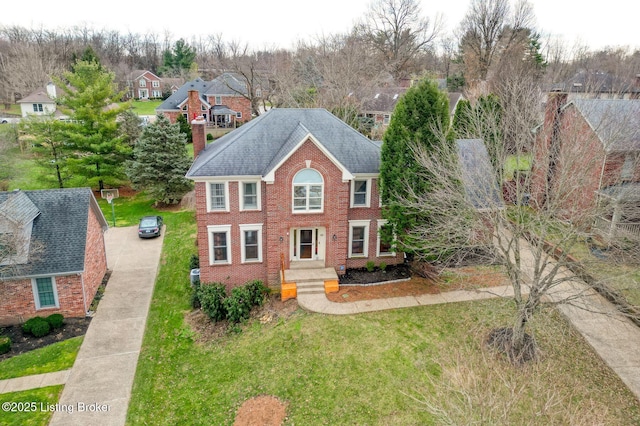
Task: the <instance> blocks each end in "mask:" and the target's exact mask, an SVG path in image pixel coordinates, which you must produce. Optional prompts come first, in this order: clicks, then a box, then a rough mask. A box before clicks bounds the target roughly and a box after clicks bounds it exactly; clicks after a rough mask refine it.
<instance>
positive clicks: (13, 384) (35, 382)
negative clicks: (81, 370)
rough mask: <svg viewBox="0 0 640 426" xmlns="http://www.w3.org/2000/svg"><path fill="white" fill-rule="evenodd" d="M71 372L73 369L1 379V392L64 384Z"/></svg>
mask: <svg viewBox="0 0 640 426" xmlns="http://www.w3.org/2000/svg"><path fill="white" fill-rule="evenodd" d="M70 373H71V370H62V371H54V372H53V373H43V374H33V375H31V376H24V377H16V378H15V379H5V380H0V394H2V393H10V392H20V391H24V390H29V389H36V388H44V387H47V386H57V385H64V384H65V383H67V379H68V378H69V374H70Z"/></svg>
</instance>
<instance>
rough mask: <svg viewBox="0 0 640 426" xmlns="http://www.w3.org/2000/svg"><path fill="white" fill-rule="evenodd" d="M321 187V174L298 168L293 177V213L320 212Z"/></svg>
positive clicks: (321, 205) (321, 202)
mask: <svg viewBox="0 0 640 426" xmlns="http://www.w3.org/2000/svg"><path fill="white" fill-rule="evenodd" d="M323 187H324V183H323V180H322V175H321V174H320V173H318V172H317V171H316V170H313V169H303V170H300V171H299V172H298V173H297V174H296V175H295V177H294V178H293V211H294V213H305V212H310V213H313V212H321V211H322V209H323Z"/></svg>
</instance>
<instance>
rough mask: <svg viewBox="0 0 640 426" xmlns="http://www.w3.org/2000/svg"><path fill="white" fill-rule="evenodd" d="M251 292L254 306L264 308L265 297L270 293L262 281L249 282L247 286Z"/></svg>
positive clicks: (250, 296) (250, 297)
mask: <svg viewBox="0 0 640 426" xmlns="http://www.w3.org/2000/svg"><path fill="white" fill-rule="evenodd" d="M245 287H246V288H247V291H248V292H249V299H250V302H251V305H252V306H262V304H263V303H264V297H265V296H266V295H267V294H268V293H269V289H268V288H267V287H266V286H265V285H264V284H263V283H262V281H260V280H253V281H249V282H248V283H247V284H245Z"/></svg>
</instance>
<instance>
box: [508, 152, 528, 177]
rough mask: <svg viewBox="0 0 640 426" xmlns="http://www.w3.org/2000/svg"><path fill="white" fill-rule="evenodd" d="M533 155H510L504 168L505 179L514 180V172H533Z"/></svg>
mask: <svg viewBox="0 0 640 426" xmlns="http://www.w3.org/2000/svg"><path fill="white" fill-rule="evenodd" d="M531 161H532V158H531V155H530V154H527V155H509V156H507V161H506V162H505V166H504V173H505V178H506V179H507V180H511V179H513V172H514V171H516V170H531Z"/></svg>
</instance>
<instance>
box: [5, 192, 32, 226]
mask: <svg viewBox="0 0 640 426" xmlns="http://www.w3.org/2000/svg"><path fill="white" fill-rule="evenodd" d="M9 194H10V195H9V196H8V197H6V198H5V199H4V201H2V202H0V219H6V220H9V221H10V222H12V223H13V224H14V225H15V226H18V227H22V226H24V225H26V224H27V223H29V222H31V221H33V219H35V218H36V216H38V215H39V214H40V210H38V208H37V207H36V206H35V204H33V202H32V201H31V199H30V198H29V197H27V195H26V194H25V193H24V192H22V191H20V192H13V193H9Z"/></svg>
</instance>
